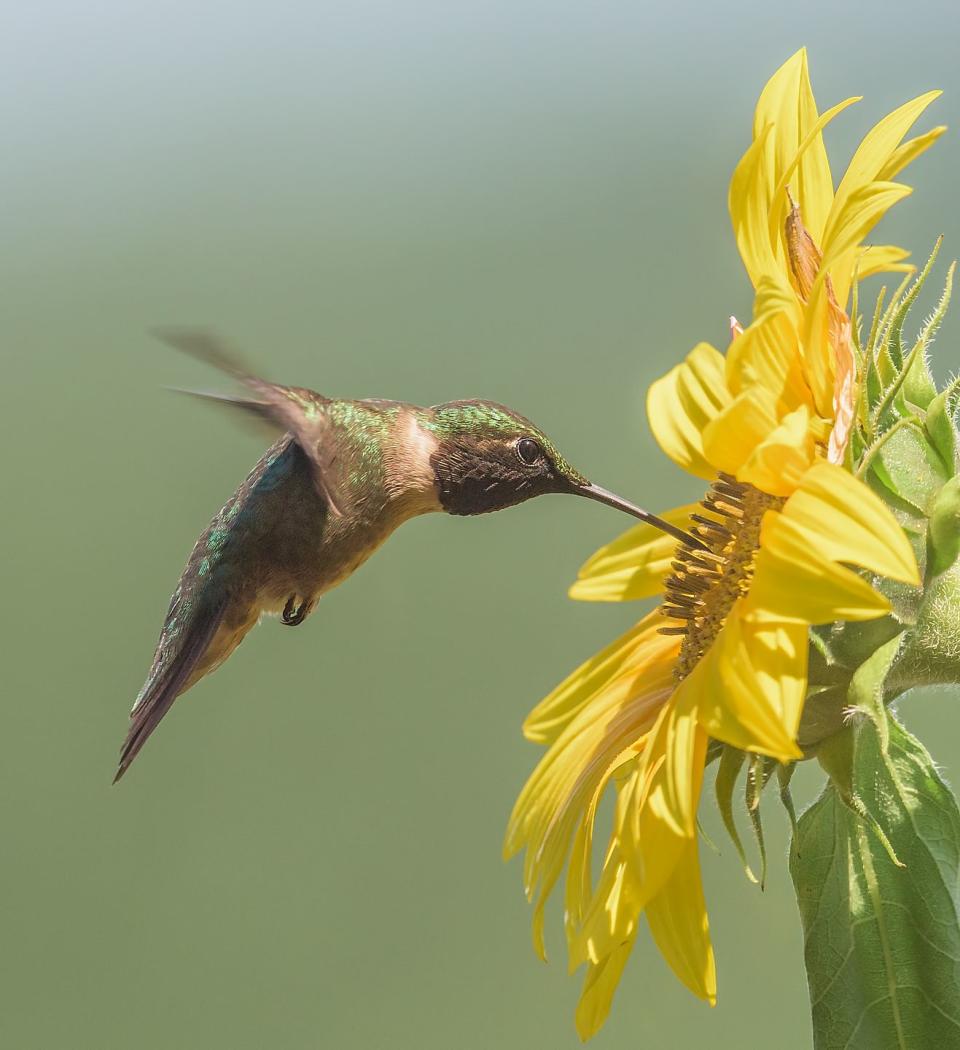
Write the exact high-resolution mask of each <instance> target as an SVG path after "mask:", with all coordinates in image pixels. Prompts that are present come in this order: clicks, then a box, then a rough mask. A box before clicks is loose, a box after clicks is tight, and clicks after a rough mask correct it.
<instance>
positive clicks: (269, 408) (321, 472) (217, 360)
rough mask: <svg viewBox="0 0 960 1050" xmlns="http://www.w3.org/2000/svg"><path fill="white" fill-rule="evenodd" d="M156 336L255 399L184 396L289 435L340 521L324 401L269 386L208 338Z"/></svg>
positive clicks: (182, 332) (341, 504)
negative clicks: (251, 417)
mask: <svg viewBox="0 0 960 1050" xmlns="http://www.w3.org/2000/svg"><path fill="white" fill-rule="evenodd" d="M156 334H157V336H158V337H159V338H160V339H161V340H163V342H165V343H167V344H168V345H170V346H172V347H174V348H175V349H177V350H180V351H182V352H183V353H185V354H189V355H190V356H191V357H195V358H197V359H198V360H200V361H204V362H205V363H206V364H208V365H212V366H213V367H214V368H217V369H219V370H220V371H221V372H225V373H226V374H227V375H230V376H233V378H234V379H237V380H238V381H239V382H241V383H243V385H244V386H245V387H246V388H247V389H248V390H250V391H251V392H252V393H253V394H255V395H256V400H253V399H246V398H235V397H230V396H221V395H218V394H206V393H200V392H194V391H188V392H189V393H191V394H193V395H194V396H196V397H201V398H204V399H205V400H208V401H218V402H221V403H223V404H227V405H232V406H233V407H235V408H241V409H244V410H245V411H247V412H251V413H253V414H254V415H256V416H257V417H258V418H260V419H265V420H268V421H269V422H272V423H273V424H274V425H275V426H278V427H280V428H281V429H282V430H285V431H288V432H289V433H290V434H292V435H293V439H294V440H295V441H296V442H297V444H298V445H299V446H300V447H301V448H302V449H303V451H304V452H305V453H306V454H307V456H308V458H309V459H310V462H311V463H312V464H313V467H314V480H315V483H316V486H317V490H318V491H319V493H320V495H321V496H323V498H324V499H325V500H326V501H327V505H328V506H329V508H330V510H331V512H332V513H333V514H335V515H337V516H342V515H343V513H344V508H345V498H344V494H343V489H342V487H341V486H340V484H339V482H338V478H337V471H336V459H337V442H336V435H335V433H334V427H333V424H332V422H331V420H330V416H329V413H328V412H327V410H326V405H327V399H326V398H324V397H321V395H320V394H317V393H315V392H314V391H312V390H306V389H304V388H302V387H289V386H281V385H279V384H277V383H268V382H267V381H266V380H265V379H260V378H259V377H258V376H255V375H254V374H253V373H252V372H250V371H249V370H248V369H247V368H246V367H245V366H244V364H243V362H242V361H241V359H240V358H239V356H238V355H237V354H235V353H234V352H233V351H232V350H230V349H228V348H227V347H226V346H225V345H224V344H223V343H222V342H221V341H220V340H219V339H218V338H217V337H216V336H214V335H212V334H210V333H209V332H203V331H196V330H193V329H179V328H164V329H161V330H159V331H158V332H157V333H156Z"/></svg>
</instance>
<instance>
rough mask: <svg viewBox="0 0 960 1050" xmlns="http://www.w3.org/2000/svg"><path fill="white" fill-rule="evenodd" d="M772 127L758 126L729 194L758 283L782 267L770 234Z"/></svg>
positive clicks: (746, 260)
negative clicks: (770, 144)
mask: <svg viewBox="0 0 960 1050" xmlns="http://www.w3.org/2000/svg"><path fill="white" fill-rule="evenodd" d="M772 131H773V125H772V124H766V125H765V126H764V127H762V128H760V129H759V130H755V132H754V141H753V143H752V144H751V145H750V147H749V148H748V149H747V152H746V153H744V155H743V157H742V158H741V159H740V162H739V164H737V166H736V168H735V169H734V172H733V178H732V179H731V180H730V192H729V194H728V198H727V202H728V206H729V209H730V221H731V222H732V224H733V234H734V237H735V238H736V241H737V248H738V250H739V252H740V258H741V259H742V260H743V265H744V267H745V268H746V271H747V274H748V276H749V277H750V282H751V283H752V284H753V286H754V287H756V286H757V283H758V282H759V281H760V279H761V278H762V277H763V275H764V274H768V273H771V272H773V271H775V270H777V269H778V260H777V256H776V253H775V251H774V249H773V246H772V245H771V242H770V234H769V214H770V197H769V195H770V191H771V189H772V184H773V179H772V173H771V170H770V160H769V158H768V156H767V153H768V151H767V145H768V142H769V140H770V138H771V132H772Z"/></svg>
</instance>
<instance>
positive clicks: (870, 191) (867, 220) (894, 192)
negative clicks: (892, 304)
mask: <svg viewBox="0 0 960 1050" xmlns="http://www.w3.org/2000/svg"><path fill="white" fill-rule="evenodd" d="M912 192H913V191H912V190H911V189H910V187H909V186H903V185H901V184H900V183H898V182H871V183H869V184H868V185H866V186H863V187H861V188H859V189H857V190H855V191H854V192H852V193H851V194H850V196H849V197H848V199H847V206H846V207H845V208H844V209H843V210H842V211H841V212H840V213H839V214H838V215H837V218H836V220H835V221H834V222H833V223H832V224H831V227H830V230H829V232H828V234H827V237H826V238H825V240H824V243H823V264H822V269H823V270H824V271H825V272H828V273H829V274H830V279H831V280H832V281H833V285H834V290H835V293H836V296H837V303H838V304H843V303H845V302H846V299H847V292H848V291H849V290H850V283H851V280H852V277H853V275H852V272H851V268H850V262H851V261H852V260H850V259H848V260H847V261H846V265H845V266H841V265H839V262H840V260H843V259H844V257H847V256H848V255H849V253H850V252H851V250H852V249H854V248H856V246H857V245H858V244H860V242H861V241H863V239H864V238H865V237H866V236H867V235H868V234H869V233H870V231H871V230H872V229H873V227H874V226H875V225H876V224H877V223H878V222H879V221H880V219H882V218H883V216H884V215H885V214H886V213H887V212H888V211H889V210H890V208H892V207H893V205H894V204H896V203H897V201H900V200H903V198H904V197H908V196H909V195H910V194H911V193H912Z"/></svg>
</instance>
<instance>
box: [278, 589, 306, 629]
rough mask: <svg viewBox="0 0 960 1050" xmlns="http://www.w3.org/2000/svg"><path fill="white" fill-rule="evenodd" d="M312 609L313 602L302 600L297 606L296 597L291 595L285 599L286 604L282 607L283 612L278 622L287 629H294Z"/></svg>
mask: <svg viewBox="0 0 960 1050" xmlns="http://www.w3.org/2000/svg"><path fill="white" fill-rule="evenodd" d="M312 609H313V602H311V601H310V599H309V598H304V599H303V601H302V602H301V603H300V604H299V605H298V604H297V596H296V595H295V594H291V595H290V597H289V598H288V599H287V604H286V605H285V606H284V607H283V612H282V613H281V614H280V622H281V623H283V624H285V625H286V626H287V627H296V626H298V625H299V624H301V623H303V621H304V620H305V619H306V618H307V615H308V614H309V612H310V611H311V610H312Z"/></svg>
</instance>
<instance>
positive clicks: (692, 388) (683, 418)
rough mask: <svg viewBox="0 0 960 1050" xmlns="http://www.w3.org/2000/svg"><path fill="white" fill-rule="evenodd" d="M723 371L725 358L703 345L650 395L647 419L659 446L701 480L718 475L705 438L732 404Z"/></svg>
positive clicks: (669, 373)
mask: <svg viewBox="0 0 960 1050" xmlns="http://www.w3.org/2000/svg"><path fill="white" fill-rule="evenodd" d="M723 371H724V364H723V355H722V354H721V353H720V352H719V351H718V350H716V349H714V347H712V346H710V344H709V343H700V344H699V345H697V346H695V347H694V348H693V349H692V350H691V351H690V353H689V354H687V357H686V360H685V361H684V362H683V363H682V364H679V365H677V366H676V367H675V368H672V369H671V370H670V371H669V372H668V373H667V374H666V375H665V376H664V377H663V378H662V379H658V380H657V381H656V382H655V383H653V384H652V386H651V387H650V390H649V392H648V394H647V416H648V418H649V420H650V428H651V430H652V431H653V436H654V437H655V438H656V440H657V443H658V444H659V445H660V447H661V448H662V449H663V451H664V452H666V454H667V455H668V456H669V457H670V458H671V459H672V460H673V461H674V462H675V463H676V464H677V465H678V466H681V467H683V469H684V470H686V471H688V472H689V473H691V474H696V475H697V476H699V477H702V478H708V479H709V478H712V477H713V476H714V474H715V473H716V470H715V469H714V467H713V466H712V465H711V464H710V463H709V462H708V461H707V459H706V457H705V456H704V454H703V439H702V434H703V429H704V427H705V426H706V425H707V423H709V422H710V420H711V419H713V418H714V417H715V416H717V415H718V414H719V413H720V412H721V411H722V409H723V408H724V407H725V405H726V404H727V403H728V401H729V400H730V394H729V391H728V390H727V388H726V384H725V382H724V376H723Z"/></svg>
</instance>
